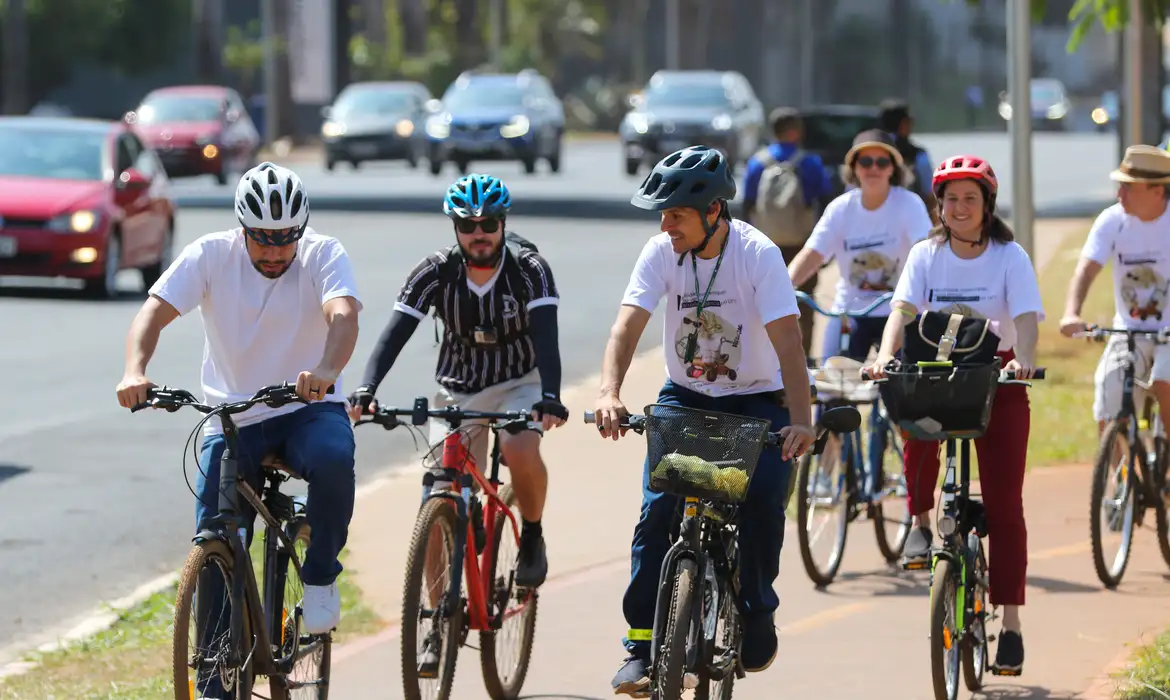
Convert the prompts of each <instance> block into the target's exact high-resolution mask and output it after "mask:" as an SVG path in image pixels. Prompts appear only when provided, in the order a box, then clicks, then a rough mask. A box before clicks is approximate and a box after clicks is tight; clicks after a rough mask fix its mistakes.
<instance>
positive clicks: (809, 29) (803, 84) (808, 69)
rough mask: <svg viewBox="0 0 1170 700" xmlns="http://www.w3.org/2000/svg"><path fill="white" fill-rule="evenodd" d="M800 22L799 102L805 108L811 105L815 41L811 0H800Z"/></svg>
mask: <svg viewBox="0 0 1170 700" xmlns="http://www.w3.org/2000/svg"><path fill="white" fill-rule="evenodd" d="M800 24H801V30H800V103H801V107H802V108H805V109H807V108H809V107H812V105H813V85H814V83H813V48H814V43H815V42H816V31H815V30H814V28H813V8H812V0H801V3H800Z"/></svg>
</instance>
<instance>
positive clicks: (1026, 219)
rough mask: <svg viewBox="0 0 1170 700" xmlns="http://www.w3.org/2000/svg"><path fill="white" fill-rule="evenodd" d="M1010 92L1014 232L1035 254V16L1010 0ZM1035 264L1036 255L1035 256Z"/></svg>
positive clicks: (1028, 8)
mask: <svg viewBox="0 0 1170 700" xmlns="http://www.w3.org/2000/svg"><path fill="white" fill-rule="evenodd" d="M1007 6H1008V17H1007V40H1008V63H1009V70H1008V95H1009V96H1010V97H1011V107H1012V118H1011V121H1010V122H1009V124H1010V128H1011V137H1012V141H1011V143H1012V231H1013V232H1014V233H1015V235H1016V241H1018V242H1019V244H1020V245H1021V246H1023V248H1024V250H1025V251H1027V252H1028V256H1029V257H1032V222H1033V219H1034V216H1035V213H1034V211H1033V201H1032V90H1031V83H1032V17H1031V3H1029V2H1026V1H1025V0H1008V3H1007ZM1033 264H1035V258H1033Z"/></svg>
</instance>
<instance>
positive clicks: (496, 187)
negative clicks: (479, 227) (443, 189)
mask: <svg viewBox="0 0 1170 700" xmlns="http://www.w3.org/2000/svg"><path fill="white" fill-rule="evenodd" d="M511 208H512V194H511V193H510V192H508V188H507V187H506V186H505V185H504V182H503V181H502V180H500V178H498V177H495V176H494V175H480V174H479V173H471V174H470V175H464V176H463V177H461V178H459V179H458V180H456V181H455V182H453V183H451V186H450V187H448V188H447V194H446V196H444V197H443V213H444V214H446V215H447V216H449V217H451V218H452V219H455V218H460V219H467V218H470V217H473V216H486V217H491V218H494V219H499V218H503V217H504V216H506V215H507V213H508V210H509V209H511Z"/></svg>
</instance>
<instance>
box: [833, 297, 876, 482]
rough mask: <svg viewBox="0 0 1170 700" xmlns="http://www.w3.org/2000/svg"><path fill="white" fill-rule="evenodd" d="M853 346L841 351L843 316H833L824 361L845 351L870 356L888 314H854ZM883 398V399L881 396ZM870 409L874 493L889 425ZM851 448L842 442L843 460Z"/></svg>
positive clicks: (853, 355)
mask: <svg viewBox="0 0 1170 700" xmlns="http://www.w3.org/2000/svg"><path fill="white" fill-rule="evenodd" d="M849 327H850V333H849V349H848V350H846V351H845V352H841V319H839V318H830V319H829V322H828V323H827V324H826V325H825V339H824V343H823V347H824V352H823V353H822V354H823V355H824V357H823V358H821V361H822V362H823V361H824V360H826V359H828V358H829V357H832V356H833V355H841V356H842V357H848V358H849V359H851V360H857V361H858V362H865V359H866V357H868V356H869V350H870V348H873V347H877V346H879V345H880V344H881V342H882V333H883V332H885V329H886V317H885V316H866V317H865V318H851V319H849ZM878 400H879V401H880V400H881V399H878ZM874 408H875V410H874V411H871V412H870V416H869V428H868V430H867V433H866V435H867V437H868V444H867V445H866V448H865V449H866V462H867V463H868V465H869V474H868V479H866V484H865V489H866V492H867V493H870V494H872V493H873V492H874V491H876V490H877V488H878V484H879V482H878V478H879V476H880V475H881V473H882V460H883V457H884V455H885V451H886V446H887V437H886V427H885V423H884V421H883V420H882V418H881V416H880V415H878V411H877V410H876V408H877V407H876V406H875V407H874ZM820 415H821V407H820V406H817V411H816V417H817V418H819V417H820ZM848 449H849V448H848V447H846V446H845V445H842V448H841V450H842V452H841V458H842V464H844V463H846V462H847V461H848V459H849V455H848V454H846V450H848Z"/></svg>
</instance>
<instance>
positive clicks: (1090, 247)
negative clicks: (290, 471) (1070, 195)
mask: <svg viewBox="0 0 1170 700" xmlns="http://www.w3.org/2000/svg"><path fill="white" fill-rule="evenodd" d="M1110 179H1112V180H1113V181H1115V182H1117V183H1119V184H1118V189H1117V199H1118V202H1117V204H1114V205H1113V206H1111V207H1109V208H1108V209H1106V210H1105V211H1103V212H1101V214H1100V215H1099V216H1098V217H1097V220H1096V221H1095V222H1093V228H1092V229H1091V230H1090V231H1089V237H1088V239H1087V240H1086V241H1085V245H1084V248H1082V249H1081V260H1080V263H1079V264H1078V265H1077V270H1076V273H1074V275H1073V279H1072V282H1071V283H1070V284H1069V290H1068V300H1067V303H1066V305H1065V311H1064V318H1062V319H1061V321H1060V330H1061V332H1062V333H1064V334H1065V335H1067V336H1070V337H1071V336H1072V335H1073V334H1074V333H1076V332H1077V331H1081V330H1084V329H1085V328H1086V324H1085V321H1084V320H1083V319H1082V318H1081V307H1082V306H1083V304H1084V302H1085V297H1086V296H1087V295H1088V293H1089V287H1090V286H1091V285H1092V284H1093V280H1094V279H1095V278H1096V277H1097V274H1098V273H1100V272H1101V268H1103V267H1104V266H1105V264H1106V263H1107V262H1110V261H1112V263H1113V300H1114V306H1115V315H1114V318H1113V325H1114V327H1119V328H1120V327H1124V328H1129V329H1133V330H1149V331H1156V330H1159V329H1162V328H1165V327H1167V326H1170V313H1168V312H1167V305H1168V304H1170V289H1168V288H1167V280H1170V214H1168V213H1167V206H1166V202H1167V197H1170V189H1168V186H1170V153H1167V152H1166V151H1164V150H1162V149H1160V148H1156V147H1154V146H1131V147H1129V148H1127V149H1126V151H1125V158H1124V160H1123V161H1122V163H1121V167H1120V168H1118V169H1117V170H1115V171H1113V173H1111V174H1110ZM1125 352H1126V340H1125V336H1122V335H1114V336H1111V337H1110V339H1109V342H1108V343H1107V344H1106V346H1105V351H1104V353H1103V354H1102V355H1101V362H1100V363H1099V364H1098V365H1097V373H1096V377H1095V382H1096V391H1095V392H1094V398H1093V417H1094V418H1095V419H1096V420H1097V422H1098V427H1099V428H1100V427H1101V426H1103V425H1104V424H1105V421H1108V420H1109V419H1111V418H1113V417H1114V416H1115V415H1117V413H1118V411H1120V410H1121V385H1122V380H1123V376H1124V368H1123V362H1124V360H1125ZM1136 355H1137V358H1136V366H1135V367H1134V372H1135V375H1136V377H1137V378H1138V379H1144V378H1145V377H1147V375H1148V377H1149V380H1150V381H1152V382H1153V387H1152V388H1153V391H1154V396H1155V397H1157V399H1158V407H1159V413H1160V414H1161V416H1162V421H1163V425H1165V423H1166V421H1168V420H1170V346H1167V345H1155V344H1154V342H1153V341H1152V340H1151V339H1148V338H1139V339H1138V340H1137V353H1136ZM1143 394H1144V392H1143V391H1142V389H1141V388H1140V387H1138V386H1135V387H1134V402H1135V405H1136V406H1139V407H1140V406H1141V402H1142V400H1143Z"/></svg>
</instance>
